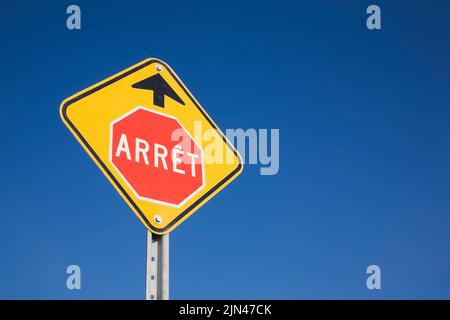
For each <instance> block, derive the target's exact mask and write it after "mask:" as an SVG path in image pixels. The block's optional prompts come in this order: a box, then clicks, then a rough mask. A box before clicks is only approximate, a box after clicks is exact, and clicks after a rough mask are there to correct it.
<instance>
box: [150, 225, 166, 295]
mask: <svg viewBox="0 0 450 320" xmlns="http://www.w3.org/2000/svg"><path fill="white" fill-rule="evenodd" d="M145 298H146V299H147V300H168V299H169V235H168V234H165V235H163V236H159V235H157V234H153V233H151V232H150V231H148V230H147V274H146V286H145Z"/></svg>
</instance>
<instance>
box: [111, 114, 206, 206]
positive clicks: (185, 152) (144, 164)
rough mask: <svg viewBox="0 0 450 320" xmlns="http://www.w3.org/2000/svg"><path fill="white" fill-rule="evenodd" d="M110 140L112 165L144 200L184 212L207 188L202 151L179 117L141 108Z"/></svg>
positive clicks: (117, 125)
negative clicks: (187, 203)
mask: <svg viewBox="0 0 450 320" xmlns="http://www.w3.org/2000/svg"><path fill="white" fill-rule="evenodd" d="M110 135H111V136H110V139H111V140H110V151H109V157H110V162H111V163H112V165H113V166H114V167H115V168H116V169H117V171H118V172H119V173H120V174H121V176H122V177H123V179H124V180H125V181H126V182H127V183H128V185H129V187H130V188H131V189H132V190H133V191H134V193H135V194H136V196H137V197H139V198H140V199H142V200H146V201H150V202H155V203H160V204H165V205H170V206H175V207H180V206H182V205H183V204H184V203H185V202H186V201H188V200H189V199H190V198H191V197H192V196H193V195H194V194H195V193H197V192H198V191H199V190H200V189H201V188H202V187H203V186H204V184H205V183H204V180H205V177H204V169H203V154H202V150H201V149H200V148H199V147H198V146H197V144H196V143H195V141H194V140H193V139H192V138H191V136H190V135H189V133H188V132H187V131H186V130H185V129H184V128H183V127H182V126H181V124H180V123H179V122H178V121H177V119H176V118H174V117H170V116H168V115H164V114H160V113H157V112H154V111H151V110H148V109H145V108H142V107H138V108H136V109H134V110H132V111H131V112H128V113H126V114H125V115H123V116H122V117H120V118H118V119H116V120H114V121H113V122H112V123H111V132H110Z"/></svg>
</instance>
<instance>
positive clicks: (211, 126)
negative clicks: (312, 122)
mask: <svg viewBox="0 0 450 320" xmlns="http://www.w3.org/2000/svg"><path fill="white" fill-rule="evenodd" d="M60 113H61V118H62V120H63V122H64V123H65V125H66V126H67V127H68V128H69V130H70V131H71V132H72V134H73V135H74V136H75V138H76V139H77V140H78V141H79V142H80V143H81V145H82V146H83V148H84V149H85V150H86V151H87V152H88V154H89V155H90V156H91V158H92V159H93V160H94V162H95V163H96V164H97V166H98V167H99V168H100V170H101V171H102V172H103V173H104V174H105V176H106V177H107V178H108V179H109V181H110V182H111V183H112V185H113V186H114V187H115V188H116V190H117V191H118V192H119V193H120V195H121V196H122V197H123V199H124V200H125V201H126V202H127V203H128V205H129V206H130V207H131V209H132V210H133V211H134V212H135V213H136V215H137V216H138V217H139V219H140V220H141V221H142V223H144V225H145V226H146V227H147V228H148V229H149V230H150V231H152V232H153V233H156V234H166V233H168V232H170V231H171V230H173V229H174V228H175V227H177V226H178V225H179V224H180V223H181V222H183V221H184V220H185V219H186V218H187V217H189V216H190V215H191V214H193V213H194V212H195V211H196V210H197V209H198V208H199V207H201V206H202V205H203V204H204V203H205V202H206V201H208V200H209V199H211V197H213V196H214V195H215V194H216V193H217V192H219V191H220V190H221V189H222V188H224V187H225V186H226V185H227V184H228V183H230V182H231V181H232V180H233V179H234V178H235V177H236V176H237V175H239V173H240V172H241V171H242V161H241V157H240V155H239V154H238V152H237V151H236V149H235V148H234V147H233V145H232V144H231V143H230V142H229V141H228V140H227V138H226V136H225V135H224V134H223V132H222V131H220V129H219V128H218V127H217V125H216V124H215V123H214V121H213V120H212V119H211V118H210V117H209V115H208V114H207V113H206V112H205V110H204V109H203V108H202V107H201V106H200V104H199V103H198V102H197V101H196V100H195V98H194V97H193V96H192V94H191V93H190V92H189V90H188V89H187V88H186V86H185V85H184V84H183V83H182V82H181V80H180V79H179V78H178V77H177V75H176V74H175V72H174V71H173V70H172V69H171V68H170V67H169V66H168V65H167V64H166V63H164V62H162V61H160V60H157V59H147V60H144V61H142V62H140V63H138V64H136V65H134V66H132V67H130V68H128V69H126V70H123V71H122V72H120V73H118V74H116V75H114V76H112V77H110V78H108V79H105V80H103V81H101V82H99V83H97V84H95V85H93V86H91V87H89V88H87V89H85V90H83V91H81V92H79V93H77V94H75V95H73V96H71V97H69V98H67V99H66V100H64V101H63V103H62V104H61V109H60Z"/></svg>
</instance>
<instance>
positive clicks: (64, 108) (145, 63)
mask: <svg viewBox="0 0 450 320" xmlns="http://www.w3.org/2000/svg"><path fill="white" fill-rule="evenodd" d="M152 63H158V64H161V65H162V66H164V67H165V68H166V69H167V71H168V72H169V73H170V75H171V76H172V77H173V78H174V79H175V81H176V82H177V83H178V85H179V86H180V87H181V89H183V91H184V93H185V94H186V95H187V96H188V98H189V99H190V100H191V101H192V103H193V104H194V105H195V107H196V108H197V109H198V110H199V111H200V113H201V114H202V115H203V117H205V119H206V120H207V121H208V122H209V124H210V125H211V126H212V127H213V128H214V129H216V130H217V132H218V133H219V134H220V136H221V137H222V139H223V141H224V142H225V143H226V144H227V145H228V147H229V148H230V149H231V150H233V153H234V154H235V155H236V157H237V158H238V161H239V162H238V165H237V167H236V168H235V169H234V170H233V171H232V172H231V173H229V174H228V175H227V176H226V177H225V178H223V179H222V180H221V181H219V182H218V183H217V184H216V185H215V186H214V187H212V188H211V189H209V190H208V191H207V192H206V193H205V194H204V195H202V196H201V197H200V198H199V199H197V200H196V201H195V202H194V203H192V204H191V205H190V206H189V207H187V208H186V209H185V210H184V211H183V212H181V213H180V214H179V215H178V216H177V217H176V218H175V219H173V220H172V221H171V222H170V223H169V224H168V225H166V226H165V227H164V228H155V227H154V226H152V224H151V223H150V221H148V219H147V217H146V216H145V215H144V213H143V212H142V210H141V209H140V208H139V206H138V205H137V204H136V203H135V202H134V201H133V199H132V198H131V196H130V195H129V194H128V193H127V192H126V190H125V188H124V187H123V186H122V185H121V184H120V183H119V181H118V180H117V179H116V177H115V176H114V175H113V174H112V172H111V171H110V170H109V169H108V167H107V166H106V165H105V163H104V162H103V161H102V160H101V159H100V157H99V156H98V155H97V153H96V152H95V151H94V149H93V148H92V147H91V146H90V145H89V143H88V142H87V140H86V139H85V138H84V137H83V135H82V134H81V133H80V132H79V131H78V129H77V128H76V127H75V125H74V124H73V123H72V121H70V119H69V117H68V116H67V109H68V108H69V106H70V105H72V104H73V103H75V102H77V101H79V100H81V99H83V98H85V97H87V96H89V95H91V94H93V93H95V92H97V91H99V90H101V89H103V88H105V87H107V86H109V85H111V84H113V83H114V82H116V81H119V80H120V79H122V78H125V77H127V76H129V75H130V74H133V73H135V72H137V71H139V70H141V69H142V68H145V67H146V66H148V65H151V64H152ZM61 114H62V117H63V118H64V120H65V121H66V122H67V124H68V125H69V126H70V128H71V129H72V130H73V132H74V133H75V134H76V135H77V137H78V138H79V139H80V141H81V142H82V143H83V145H84V146H85V147H86V148H87V149H88V150H89V152H90V154H91V155H92V156H93V157H94V158H95V160H96V161H97V162H98V164H100V166H101V167H102V168H103V170H104V172H105V173H106V174H107V175H108V177H109V178H111V181H113V183H114V184H115V186H116V187H117V188H118V189H119V190H120V192H121V193H122V194H123V196H124V197H125V198H126V199H127V200H128V202H129V203H130V204H131V206H132V207H133V208H134V209H135V210H136V212H137V213H138V214H139V216H140V217H141V218H142V220H143V221H144V223H145V225H146V227H147V228H148V229H149V230H150V231H154V232H156V233H161V234H165V233H167V230H168V229H170V228H171V227H172V226H173V225H174V224H176V223H177V222H178V221H180V220H181V219H182V218H183V217H185V216H186V215H187V214H188V213H189V212H191V211H192V210H194V209H195V208H197V207H198V206H199V205H200V204H201V203H202V202H203V201H205V200H207V199H208V198H209V197H210V196H211V195H212V194H213V193H214V192H215V191H216V190H217V189H218V188H220V187H221V186H222V185H223V184H224V183H226V182H227V181H228V180H230V179H231V178H233V177H234V176H235V175H237V174H238V173H239V172H240V171H241V169H242V162H241V158H240V156H239V155H238V153H237V150H236V149H235V148H234V146H233V145H231V144H230V142H229V141H228V140H227V138H226V137H225V136H224V135H223V133H222V131H220V130H219V128H218V127H217V126H216V125H215V124H214V122H213V121H212V120H211V118H210V117H209V116H208V114H207V113H206V112H205V110H203V108H202V107H201V106H200V105H199V104H198V103H197V102H196V101H195V99H194V98H193V97H192V95H191V94H190V93H189V91H188V90H187V88H186V87H185V86H184V85H183V83H182V82H181V80H180V79H178V77H177V76H176V75H175V73H174V72H173V71H172V69H171V68H170V67H169V66H168V65H167V64H166V63H164V62H162V61H160V60H158V59H150V60H146V61H143V62H142V63H141V64H139V65H137V66H136V67H134V68H133V69H130V70H128V71H126V72H124V73H122V74H119V75H117V76H116V77H114V78H112V79H110V80H108V81H106V82H104V83H102V84H99V85H98V86H95V87H94V88H92V89H89V90H88V91H86V92H83V93H81V94H79V95H77V96H75V97H73V98H72V99H70V100H68V101H66V102H65V103H64V104H63V105H62V107H61Z"/></svg>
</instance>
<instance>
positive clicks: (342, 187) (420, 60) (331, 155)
mask: <svg viewBox="0 0 450 320" xmlns="http://www.w3.org/2000/svg"><path fill="white" fill-rule="evenodd" d="M373 3H375V4H378V5H379V6H380V7H381V11H382V30H379V31H369V30H368V29H367V28H366V26H365V20H366V17H367V15H366V13H365V11H366V8H367V6H368V5H369V4H372V2H367V1H345V3H343V2H342V1H341V2H339V3H337V2H336V3H333V4H331V3H330V2H326V1H290V2H288V1H276V2H273V1H271V2H266V1H255V2H251V1H245V2H243V1H231V2H230V1H226V2H219V3H214V4H213V3H212V2H211V1H205V2H197V1H189V2H186V1H181V2H178V1H170V2H152V1H95V2H94V1H77V2H76V4H78V5H79V6H80V7H81V12H82V29H81V30H78V31H69V30H68V29H67V28H66V25H65V22H66V17H67V15H66V13H65V12H66V8H67V6H68V5H69V4H72V3H69V2H64V1H40V2H33V3H29V4H23V3H21V2H13V1H10V2H7V3H3V4H2V9H1V10H0V24H1V28H0V41H1V44H2V45H1V47H2V49H1V50H0V61H1V65H2V66H1V74H2V77H3V81H1V82H0V92H1V96H2V101H1V105H0V136H1V137H2V139H1V141H2V148H1V153H0V164H1V166H0V174H1V177H2V184H1V187H0V298H2V299H5V298H12V299H18V298H19V299H21V298H26V299H52V298H56V299H80V298H81V299H142V298H144V292H145V282H144V280H145V239H146V234H145V232H146V231H145V229H144V227H143V226H142V224H141V223H140V221H139V220H138V219H137V218H136V217H135V216H134V214H133V213H132V212H131V210H130V209H129V208H128V207H127V205H126V204H125V203H124V201H123V200H122V198H121V197H120V196H119V195H118V194H117V192H116V191H115V190H114V188H113V187H112V186H111V185H110V184H109V182H108V181H107V180H106V178H105V177H104V176H103V175H102V174H101V173H100V171H99V170H98V168H97V167H96V166H95V164H94V163H93V162H92V161H91V160H90V158H89V156H88V155H87V154H86V153H85V152H84V150H83V149H82V147H81V146H80V145H79V144H78V142H77V141H76V140H75V139H74V138H73V136H72V135H71V134H70V132H69V131H68V130H67V129H66V127H65V126H64V125H63V123H62V121H61V119H60V117H59V113H58V109H59V104H60V102H61V101H62V100H63V99H64V98H66V97H68V96H69V95H71V94H73V93H76V92H78V91H80V90H82V89H84V88H86V87H88V86H90V85H92V84H94V83H96V82H98V81H100V80H103V79H104V78H106V77H108V76H110V75H113V74H115V73H117V72H119V71H121V70H123V69H125V68H127V67H129V66H131V65H133V64H135V63H137V62H139V61H141V60H143V59H145V58H148V57H157V58H160V59H162V60H164V61H166V62H167V63H169V64H170V65H171V66H172V68H173V69H174V70H175V71H176V72H177V74H178V75H179V76H180V77H181V79H182V80H183V81H184V83H185V84H186V85H187V86H188V88H189V89H190V90H191V92H192V93H193V94H194V96H195V97H196V98H197V100H199V101H200V103H201V104H202V105H203V107H204V108H205V109H206V110H207V111H208V113H209V114H210V115H211V117H212V118H213V119H214V120H215V121H216V123H217V124H218V125H219V126H220V127H221V128H223V129H225V128H244V129H246V128H269V129H270V128H279V129H280V139H281V141H280V171H279V174H277V175H275V176H261V175H259V168H258V166H251V165H247V166H246V167H245V170H244V172H243V173H242V175H241V176H240V177H238V179H236V180H235V181H234V182H232V183H231V184H230V185H229V186H228V187H227V188H226V189H224V190H223V191H222V192H221V193H220V194H218V195H217V196H216V197H215V198H214V199H212V200H211V201H210V202H209V203H207V204H206V205H205V206H203V207H202V208H201V209H200V210H199V211H197V213H196V214H194V215H193V216H192V217H191V218H190V219H188V220H187V221H186V222H185V223H183V224H182V225H181V226H180V227H179V228H178V229H176V230H175V231H174V232H173V233H171V257H170V258H171V261H170V262H171V270H170V275H171V288H170V291H171V298H174V299H202V298H203V299H228V298H236V299H244V298H250V299H252V298H255V299H259V298H261V299H271V298H273V299H322V298H324V299H331V298H332V299H349V298H356V299H379V298H386V299H392V298H406V299H412V298H426V299H428V298H447V299H448V298H450V251H449V249H448V244H449V242H450V233H449V230H450V197H449V191H450V183H449V182H450V121H449V120H450V107H449V102H450V91H449V88H450V77H449V71H450V42H449V41H448V35H449V33H450V24H449V19H448V12H449V10H450V6H449V4H448V2H445V1H425V0H423V1H395V2H394V1H377V2H373ZM70 264H77V265H79V266H80V267H81V271H82V290H80V291H69V290H67V289H66V286H65V282H66V277H67V275H66V273H65V270H66V267H67V266H68V265H70ZM370 264H377V265H379V266H380V267H381V271H382V289H381V290H379V291H377V290H372V291H371V290H368V289H367V288H366V277H367V275H366V273H365V270H366V267H367V266H368V265H370Z"/></svg>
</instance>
